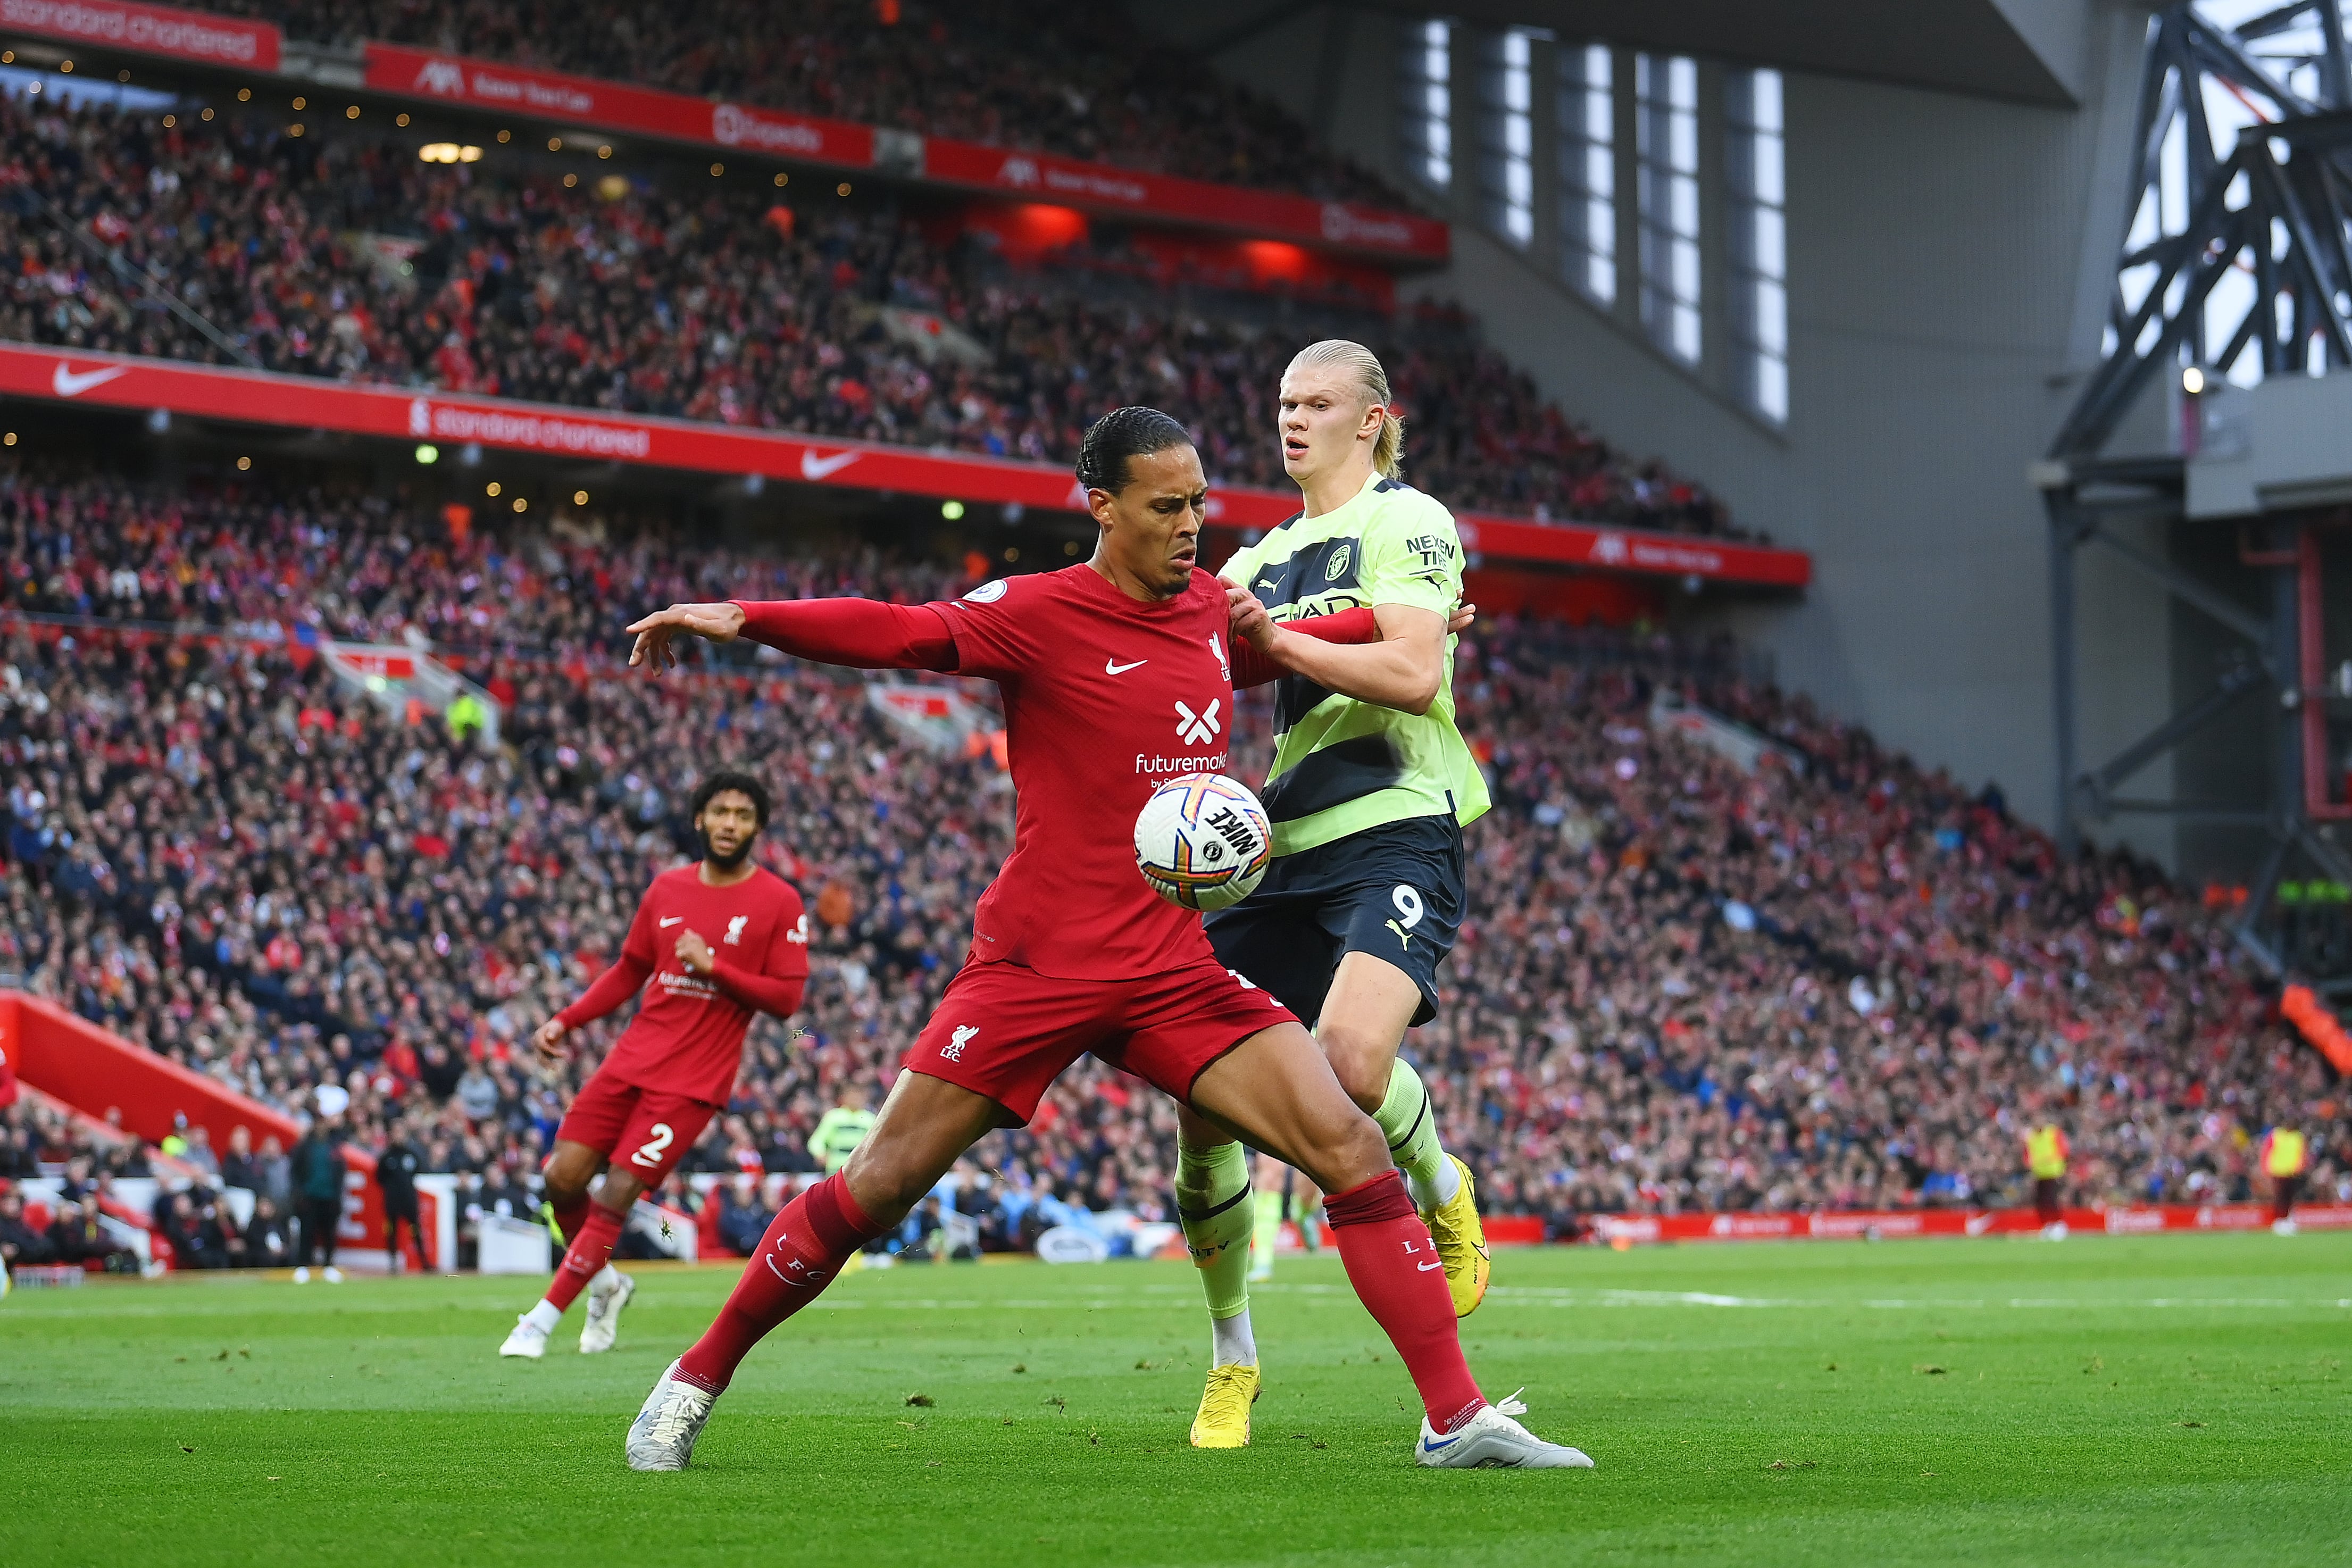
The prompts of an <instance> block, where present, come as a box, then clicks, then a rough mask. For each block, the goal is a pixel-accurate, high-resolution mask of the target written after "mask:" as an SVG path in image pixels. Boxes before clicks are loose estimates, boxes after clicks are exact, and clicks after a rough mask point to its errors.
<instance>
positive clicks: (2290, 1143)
mask: <svg viewBox="0 0 2352 1568" xmlns="http://www.w3.org/2000/svg"><path fill="white" fill-rule="evenodd" d="M2310 1159H2311V1151H2310V1149H2309V1147H2308V1146H2307V1145H2305V1142H2304V1140H2303V1134H2302V1133H2301V1132H2300V1131H2296V1130H2295V1129H2294V1128H2292V1127H2273V1128H2272V1129H2271V1130H2270V1131H2268V1132H2265V1133H2264V1134H2263V1146H2262V1161H2263V1175H2265V1176H2268V1177H2269V1178H2270V1179H2271V1229H2272V1230H2273V1231H2275V1232H2277V1233H2278V1234H2279V1235H2281V1236H2293V1235H2294V1200H2295V1197H2296V1195H2297V1194H2299V1193H2301V1192H2302V1191H2303V1173H2304V1170H2305V1166H2306V1165H2308V1164H2309V1163H2310Z"/></svg>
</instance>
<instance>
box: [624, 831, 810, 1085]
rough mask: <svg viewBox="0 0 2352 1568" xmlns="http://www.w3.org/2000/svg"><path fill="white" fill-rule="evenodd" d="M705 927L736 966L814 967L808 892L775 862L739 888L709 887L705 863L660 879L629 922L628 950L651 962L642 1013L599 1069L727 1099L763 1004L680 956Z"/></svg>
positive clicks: (759, 969)
mask: <svg viewBox="0 0 2352 1568" xmlns="http://www.w3.org/2000/svg"><path fill="white" fill-rule="evenodd" d="M687 931H696V932H698V933H700V935H701V937H702V940H703V941H704V942H709V944H710V950H711V952H714V953H716V954H717V955H718V958H719V967H720V970H721V972H722V973H723V972H724V971H725V970H727V969H729V968H735V969H740V970H746V971H749V972H751V973H754V974H764V975H767V976H769V977H770V978H772V979H779V980H782V979H797V978H801V977H804V976H805V975H806V974H807V973H808V916H807V915H806V914H804V913H803V912H802V910H801V896H800V894H799V893H798V892H797V891H795V890H794V889H793V885H792V884H791V883H790V882H787V881H785V880H784V879H782V877H779V876H777V875H776V874H775V873H774V872H772V871H768V870H764V869H763V870H756V871H754V872H752V873H751V876H749V877H747V878H745V879H743V880H741V881H740V882H737V883H735V884H734V885H733V886H731V887H725V888H712V887H708V886H705V885H704V883H703V880H702V874H701V867H700V865H699V863H697V864H695V865H689V866H680V867H678V868H677V869H676V870H672V871H665V872H663V873H662V874H661V875H660V876H658V877H656V878H655V879H654V884H653V886H652V887H650V888H647V889H646V896H645V898H644V899H643V900H641V901H640V902H639V903H638V905H637V918H636V919H635V920H634V921H631V922H629V936H628V940H627V941H626V942H624V943H622V945H621V952H622V955H623V957H625V958H627V959H631V960H634V961H635V962H636V963H639V964H642V965H645V966H647V967H649V968H650V969H651V970H652V971H653V973H652V976H651V978H650V979H648V980H647V981H646V989H645V995H644V997H643V998H642V999H641V1000H640V1001H639V1002H638V1004H637V1016H635V1018H632V1019H631V1020H630V1021H629V1026H628V1029H627V1030H626V1031H625V1033H624V1034H623V1035H622V1036H621V1037H620V1039H619V1040H618V1041H617V1042H616V1043H615V1044H614V1047H613V1049H612V1052H611V1054H609V1055H608V1056H606V1057H605V1058H604V1066H603V1067H602V1068H599V1069H598V1070H599V1071H600V1072H608V1073H611V1074H613V1075H614V1077H616V1078H619V1079H622V1080H623V1081H625V1082H628V1083H634V1084H638V1085H641V1086H643V1087H644V1088H646V1089H665V1090H667V1091H668V1092H669V1093H672V1094H684V1095H690V1096H692V1097H693V1098H694V1099H696V1100H703V1101H705V1102H706V1103H709V1104H711V1105H724V1104H726V1103H727V1096H728V1094H729V1093H730V1091H731V1090H732V1089H734V1087H735V1074H736V1071H737V1069H738V1068H740V1067H741V1065H742V1061H743V1036H744V1034H745V1032H746V1031H748V1030H749V1029H750V1028H751V1014H752V1012H753V1009H751V1008H750V1007H747V1006H745V1005H743V1004H742V1003H740V1002H738V1001H736V1000H735V999H734V998H733V997H731V996H730V995H728V994H726V993H725V992H723V991H721V990H720V989H719V986H718V985H717V984H714V983H713V982H711V981H709V980H706V979H704V978H702V977H701V976H699V975H695V974H689V973H687V971H686V966H685V965H684V964H682V963H679V962H678V959H677V939H678V938H679V937H680V936H681V935H683V934H685V933H686V932H687Z"/></svg>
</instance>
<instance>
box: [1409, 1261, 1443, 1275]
mask: <svg viewBox="0 0 2352 1568" xmlns="http://www.w3.org/2000/svg"><path fill="white" fill-rule="evenodd" d="M1413 1267H1414V1268H1418V1269H1420V1270H1421V1271H1422V1272H1423V1274H1426V1273H1428V1272H1429V1271H1430V1270H1431V1269H1433V1268H1444V1267H1445V1265H1444V1264H1443V1263H1416V1264H1414V1265H1413Z"/></svg>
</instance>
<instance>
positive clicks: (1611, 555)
mask: <svg viewBox="0 0 2352 1568" xmlns="http://www.w3.org/2000/svg"><path fill="white" fill-rule="evenodd" d="M1632 554H1633V551H1632V550H1631V549H1629V548H1628V547H1627V546H1626V543H1625V536H1624V535H1623V534H1622V533H1618V532H1616V531H1605V532H1603V533H1602V534H1601V536H1600V537H1599V538H1597V539H1595V540H1594V541H1593V542H1592V559H1593V560H1595V561H1598V562H1600V563H1601V564H1602V565H1604V566H1622V565H1623V564H1624V563H1625V562H1626V561H1627V559H1628V558H1630V557H1631V556H1632Z"/></svg>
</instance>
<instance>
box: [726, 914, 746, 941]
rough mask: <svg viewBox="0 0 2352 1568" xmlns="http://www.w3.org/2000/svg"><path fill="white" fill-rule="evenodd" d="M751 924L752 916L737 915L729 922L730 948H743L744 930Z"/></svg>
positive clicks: (728, 936)
mask: <svg viewBox="0 0 2352 1568" xmlns="http://www.w3.org/2000/svg"><path fill="white" fill-rule="evenodd" d="M750 924H751V916H750V915H737V916H735V917H733V918H732V919H730V921H728V922H727V937H726V941H727V945H728V946H730V947H740V946H742V945H743V928H744V927H745V926H747V925H750Z"/></svg>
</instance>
